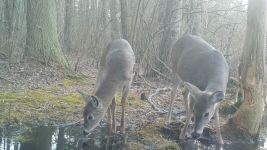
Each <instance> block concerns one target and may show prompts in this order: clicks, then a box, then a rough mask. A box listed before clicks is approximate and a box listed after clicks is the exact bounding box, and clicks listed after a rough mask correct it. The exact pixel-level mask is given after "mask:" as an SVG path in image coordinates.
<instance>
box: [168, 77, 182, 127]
mask: <svg viewBox="0 0 267 150" xmlns="http://www.w3.org/2000/svg"><path fill="white" fill-rule="evenodd" d="M173 82H174V83H173V86H172V91H171V104H170V107H169V113H168V122H169V123H170V122H171V117H172V109H173V103H174V97H175V93H176V89H177V88H178V84H179V82H178V81H176V80H174V81H173Z"/></svg>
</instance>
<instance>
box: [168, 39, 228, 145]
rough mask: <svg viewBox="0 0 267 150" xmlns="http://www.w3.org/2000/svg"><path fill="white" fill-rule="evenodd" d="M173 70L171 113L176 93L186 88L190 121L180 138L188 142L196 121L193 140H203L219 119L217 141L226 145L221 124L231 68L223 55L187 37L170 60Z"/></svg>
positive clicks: (188, 119) (177, 45)
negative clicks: (220, 106)
mask: <svg viewBox="0 0 267 150" xmlns="http://www.w3.org/2000/svg"><path fill="white" fill-rule="evenodd" d="M170 61H171V62H170V63H171V69H172V73H171V74H172V80H173V81H172V82H173V85H172V90H171V97H170V98H171V103H170V106H169V113H168V121H169V122H170V121H171V114H172V109H173V103H174V98H175V93H176V90H177V88H178V87H183V88H182V89H183V90H182V95H183V97H184V103H185V109H186V122H185V125H184V127H183V128H182V130H181V132H180V135H179V139H183V140H184V139H186V138H187V137H186V134H187V130H188V126H189V124H190V122H191V121H192V122H193V132H192V133H191V137H193V138H194V139H198V138H200V136H201V135H202V133H203V129H204V127H205V126H206V125H207V124H208V123H209V122H210V120H211V118H212V117H213V116H215V126H216V140H217V142H218V143H219V144H223V139H222V136H221V130H220V122H219V104H220V102H221V101H223V100H224V99H225V92H226V87H227V82H228V76H229V66H228V64H227V62H226V59H225V57H224V56H223V54H222V53H221V52H220V51H219V50H217V49H215V48H214V47H213V46H211V45H210V44H209V43H207V42H206V41H205V40H203V39H202V38H200V37H198V36H194V35H185V36H183V37H181V38H180V39H178V41H177V42H176V43H175V44H174V45H173V48H172V50H171V57H170Z"/></svg>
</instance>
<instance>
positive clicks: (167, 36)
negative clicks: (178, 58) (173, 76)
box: [158, 0, 179, 72]
mask: <svg viewBox="0 0 267 150" xmlns="http://www.w3.org/2000/svg"><path fill="white" fill-rule="evenodd" d="M162 1H163V2H165V0H162ZM161 3H162V2H161ZM165 3H166V2H165ZM178 3H179V2H178V1H177V0H167V5H166V7H164V6H163V7H161V8H165V15H164V18H163V19H162V18H159V19H158V20H159V21H160V22H161V24H162V26H163V28H164V31H163V33H162V37H161V41H160V44H159V59H160V61H159V63H158V66H159V70H160V71H161V72H166V68H165V66H164V65H163V64H162V63H166V64H167V60H168V55H169V52H170V50H171V48H172V45H173V43H174V42H175V41H176V40H177V38H178V37H177V36H178V32H179V31H178V30H177V29H179V28H178V26H179V24H178V22H179V21H178V18H179V14H178V13H177V12H178V11H177V10H175V9H176V8H179V4H178ZM159 16H160V14H159Z"/></svg>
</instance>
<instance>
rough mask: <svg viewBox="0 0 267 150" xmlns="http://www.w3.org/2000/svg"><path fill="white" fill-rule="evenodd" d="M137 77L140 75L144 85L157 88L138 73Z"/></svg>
mask: <svg viewBox="0 0 267 150" xmlns="http://www.w3.org/2000/svg"><path fill="white" fill-rule="evenodd" d="M138 77H140V78H141V79H142V80H143V81H144V82H145V84H146V85H148V86H149V87H151V88H153V89H157V88H156V87H155V86H153V85H151V84H150V83H149V82H148V81H147V80H146V79H145V77H143V76H141V75H138Z"/></svg>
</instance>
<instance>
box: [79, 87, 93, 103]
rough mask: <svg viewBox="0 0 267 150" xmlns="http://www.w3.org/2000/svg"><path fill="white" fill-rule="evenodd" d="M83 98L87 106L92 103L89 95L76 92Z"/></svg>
mask: <svg viewBox="0 0 267 150" xmlns="http://www.w3.org/2000/svg"><path fill="white" fill-rule="evenodd" d="M76 91H77V92H78V93H79V94H80V95H81V96H82V98H83V101H84V102H85V103H86V104H87V103H89V102H90V101H91V98H90V96H89V95H87V94H85V93H84V92H82V91H80V90H76Z"/></svg>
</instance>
